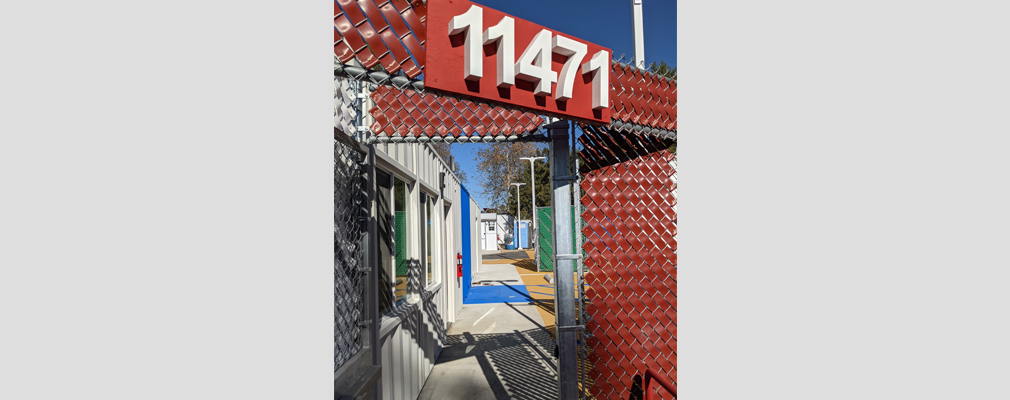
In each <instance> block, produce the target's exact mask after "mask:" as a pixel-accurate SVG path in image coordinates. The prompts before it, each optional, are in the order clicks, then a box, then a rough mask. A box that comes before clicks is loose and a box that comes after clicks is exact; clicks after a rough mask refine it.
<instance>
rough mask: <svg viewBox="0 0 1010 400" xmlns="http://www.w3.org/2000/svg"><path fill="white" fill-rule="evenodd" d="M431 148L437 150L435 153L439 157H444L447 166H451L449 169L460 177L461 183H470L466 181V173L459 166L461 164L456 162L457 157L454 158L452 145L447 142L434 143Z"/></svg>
mask: <svg viewBox="0 0 1010 400" xmlns="http://www.w3.org/2000/svg"><path fill="white" fill-rule="evenodd" d="M431 147H432V148H434V149H435V152H436V153H438V155H439V157H442V159H443V160H445V162H446V164H449V169H451V170H452V172H453V173H455V174H456V176H457V177H459V180H460V181H461V182H463V183H470V182H469V181H468V180H467V179H466V171H463V169H462V168H461V167H460V166H459V163H458V162H456V157H453V156H452V150H451V149H452V145H451V144H449V143H447V142H432V143H431Z"/></svg>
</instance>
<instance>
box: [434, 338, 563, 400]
mask: <svg viewBox="0 0 1010 400" xmlns="http://www.w3.org/2000/svg"><path fill="white" fill-rule="evenodd" d="M553 347H554V341H553V340H552V339H551V337H550V335H549V334H548V333H547V331H545V330H543V329H541V328H536V329H530V330H524V331H519V330H514V331H512V332H511V333H492V334H472V333H470V332H464V333H462V334H459V335H449V336H448V338H447V340H446V347H445V349H443V350H442V354H441V356H439V358H438V364H442V363H450V362H453V361H456V360H459V359H462V358H467V357H476V359H477V362H478V364H479V365H480V369H481V372H482V373H483V375H484V378H485V379H486V380H487V382H488V384H489V385H490V386H491V391H492V392H493V393H494V397H495V399H529V400H556V399H557V398H558V387H557V385H558V381H557V374H556V373H555V368H556V367H555V365H556V363H557V360H556V359H555V358H554V357H553V356H552V355H551V351H550V350H551V349H552V348H553Z"/></svg>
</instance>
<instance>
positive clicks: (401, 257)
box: [393, 178, 413, 304]
mask: <svg viewBox="0 0 1010 400" xmlns="http://www.w3.org/2000/svg"><path fill="white" fill-rule="evenodd" d="M394 180H395V183H394V184H393V192H394V193H393V196H394V200H393V210H394V212H393V215H394V217H393V218H394V221H393V238H394V242H393V243H394V244H395V254H396V255H395V259H396V271H395V273H396V275H395V276H396V280H395V281H394V282H393V286H394V289H393V296H394V298H395V299H396V303H397V304H399V303H400V302H402V301H404V300H406V299H407V295H408V294H409V293H410V290H411V289H413V288H412V287H411V284H410V279H409V277H408V272H409V271H410V263H409V260H410V257H408V255H407V248H408V246H407V240H409V237H408V235H407V209H408V207H407V199H409V198H410V189H409V188H408V187H407V184H406V183H404V182H403V181H401V180H400V179H396V178H394Z"/></svg>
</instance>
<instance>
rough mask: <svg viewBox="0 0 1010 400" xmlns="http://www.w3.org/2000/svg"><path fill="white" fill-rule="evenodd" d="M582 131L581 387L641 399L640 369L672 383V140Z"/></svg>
mask: <svg viewBox="0 0 1010 400" xmlns="http://www.w3.org/2000/svg"><path fill="white" fill-rule="evenodd" d="M582 128H583V130H584V134H583V135H582V136H581V138H580V142H581V143H582V145H583V150H582V159H583V164H582V165H581V167H582V168H581V170H582V174H583V177H584V180H583V181H582V185H581V189H582V205H583V206H584V209H583V212H582V217H583V219H585V221H586V228H585V229H583V233H585V234H586V237H585V240H586V243H585V244H584V248H585V250H586V258H585V261H584V265H585V269H586V271H587V272H586V273H585V279H586V281H585V282H586V284H587V285H588V287H587V288H586V289H585V302H586V303H585V305H586V307H585V312H584V315H583V318H584V320H586V321H587V325H586V331H587V332H588V336H589V337H588V339H587V340H586V345H587V347H588V349H587V350H589V351H588V354H587V355H586V356H585V361H588V363H589V364H591V365H592V371H590V373H589V382H588V383H587V386H588V387H589V392H590V394H591V396H592V397H594V398H606V399H618V398H621V399H623V398H643V397H644V396H643V395H644V393H643V391H644V390H646V389H645V388H643V387H642V384H643V377H644V373H645V370H646V369H647V368H651V369H653V370H655V371H658V372H660V373H661V374H664V375H666V376H669V377H670V378H671V379H672V380H673V381H674V384H676V381H677V240H676V235H677V227H676V222H675V221H676V219H677V216H676V210H675V208H674V207H675V206H676V192H675V190H676V178H675V173H676V172H675V157H674V154H673V153H672V152H671V151H670V148H671V146H672V145H673V141H672V140H667V139H659V138H656V137H651V136H643V135H638V134H633V133H627V132H621V131H617V130H607V129H604V128H600V127H593V126H586V125H584V126H582ZM660 395H661V396H670V395H669V394H667V393H665V392H661V393H660ZM667 398H669V397H667Z"/></svg>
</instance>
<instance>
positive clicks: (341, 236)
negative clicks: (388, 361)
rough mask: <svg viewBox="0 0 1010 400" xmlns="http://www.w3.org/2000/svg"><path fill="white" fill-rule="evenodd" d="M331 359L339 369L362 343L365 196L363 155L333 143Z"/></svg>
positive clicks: (364, 292) (364, 287)
mask: <svg viewBox="0 0 1010 400" xmlns="http://www.w3.org/2000/svg"><path fill="white" fill-rule="evenodd" d="M333 146H334V148H333V361H334V367H333V368H334V370H336V369H337V368H340V366H341V365H343V364H344V362H346V361H347V360H348V359H349V358H350V357H351V356H353V355H354V354H355V353H357V352H358V351H360V350H361V349H362V348H363V347H364V345H365V343H364V341H365V336H366V332H367V326H366V325H365V324H362V320H364V319H365V318H366V316H365V301H364V300H365V294H366V293H367V292H366V285H367V283H368V282H367V273H366V272H365V268H364V265H363V261H364V259H363V255H364V251H365V249H364V243H363V240H362V239H363V237H364V233H365V231H366V224H365V221H366V216H367V212H368V209H367V208H366V203H367V198H366V193H365V188H366V185H365V182H366V179H365V178H366V177H365V175H364V168H362V162H363V161H364V156H363V154H361V153H359V152H357V151H355V150H354V149H352V148H351V147H350V146H348V145H346V144H344V143H341V142H338V141H334V143H333Z"/></svg>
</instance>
